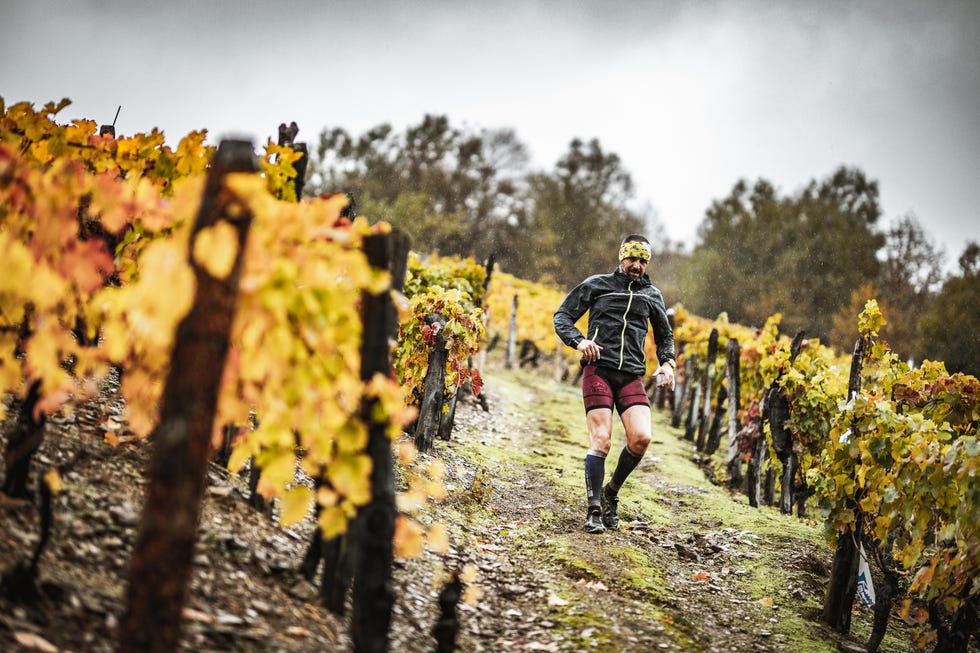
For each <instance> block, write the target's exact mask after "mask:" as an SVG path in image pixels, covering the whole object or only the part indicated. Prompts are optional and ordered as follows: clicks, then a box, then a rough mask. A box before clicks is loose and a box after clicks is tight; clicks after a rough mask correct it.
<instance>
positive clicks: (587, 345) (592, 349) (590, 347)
mask: <svg viewBox="0 0 980 653" xmlns="http://www.w3.org/2000/svg"><path fill="white" fill-rule="evenodd" d="M576 349H578V350H579V351H580V352H582V357H583V358H585V361H586V362H587V363H594V362H595V361H597V360H599V357H600V355H601V354H600V352H602V347H600V346H599V345H597V344H595V343H594V342H592V341H591V340H580V341H579V343H578V347H576Z"/></svg>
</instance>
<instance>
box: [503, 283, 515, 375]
mask: <svg viewBox="0 0 980 653" xmlns="http://www.w3.org/2000/svg"><path fill="white" fill-rule="evenodd" d="M516 361H517V294H516V293H515V294H514V300H513V302H512V303H511V307H510V326H509V328H508V329H507V358H506V359H505V360H504V367H506V368H507V369H512V368H513V367H514V365H515V363H516Z"/></svg>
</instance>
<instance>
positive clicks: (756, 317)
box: [688, 168, 883, 340]
mask: <svg viewBox="0 0 980 653" xmlns="http://www.w3.org/2000/svg"><path fill="white" fill-rule="evenodd" d="M880 214H881V209H880V206H879V203H878V186H877V183H876V182H874V181H870V180H868V179H867V178H866V177H865V175H864V173H863V172H861V171H860V170H856V169H848V168H839V169H838V170H836V171H835V172H834V173H833V174H832V175H831V176H830V177H828V178H826V179H824V180H822V181H820V182H817V181H812V182H811V183H810V184H809V185H808V186H807V187H806V188H804V189H803V190H802V191H801V192H800V193H799V194H797V195H796V196H788V197H780V196H779V194H778V193H777V192H776V190H775V189H774V188H773V186H772V185H771V184H770V183H769V182H768V181H766V180H764V179H760V180H758V181H757V182H756V183H755V184H754V185H753V186H752V187H751V188H750V187H749V185H748V183H747V182H745V181H744V180H741V181H739V182H737V183H736V184H735V186H734V187H733V189H732V192H731V193H730V194H729V196H728V197H726V198H724V199H722V200H720V201H715V202H713V203H712V205H711V207H710V208H709V209H708V211H707V213H706V216H705V219H704V221H703V222H702V223H701V226H700V228H699V230H698V238H699V242H698V244H697V245H696V247H695V249H694V251H693V252H692V255H691V275H692V277H693V278H694V280H695V281H694V282H693V284H692V286H691V290H690V293H689V302H690V304H688V306H689V307H690V308H691V309H692V310H694V311H695V312H697V313H701V314H703V315H707V316H709V317H710V316H714V315H717V314H718V313H720V312H722V311H727V312H728V314H729V316H730V317H731V319H732V320H733V321H738V322H743V323H747V324H757V325H761V324H762V323H763V322H764V321H765V319H766V318H767V317H768V316H770V315H772V314H773V313H777V312H779V313H782V314H783V321H782V326H783V328H784V329H785V330H786V331H789V332H795V331H798V330H805V331H806V332H807V333H808V334H809V335H810V336H811V337H818V338H821V339H824V340H825V339H826V338H827V337H828V335H829V334H830V332H831V330H832V329H833V324H834V315H835V314H836V313H837V312H838V310H839V309H840V307H842V306H844V305H846V304H847V303H848V301H849V300H850V296H851V292H852V291H853V290H854V289H856V288H859V287H860V286H861V285H862V284H863V283H865V282H866V281H869V280H873V279H875V278H876V276H877V272H878V261H877V259H876V257H875V254H876V252H877V250H878V249H879V248H880V247H881V245H882V243H883V236H882V235H881V234H879V233H877V232H876V231H875V229H874V227H875V223H876V222H877V220H878V219H879V217H880Z"/></svg>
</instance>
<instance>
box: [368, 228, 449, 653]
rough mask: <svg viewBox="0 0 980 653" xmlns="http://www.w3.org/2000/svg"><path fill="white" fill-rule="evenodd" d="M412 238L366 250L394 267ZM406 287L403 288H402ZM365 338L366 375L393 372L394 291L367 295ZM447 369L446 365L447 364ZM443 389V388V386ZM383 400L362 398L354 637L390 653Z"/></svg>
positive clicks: (380, 265)
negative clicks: (364, 467)
mask: <svg viewBox="0 0 980 653" xmlns="http://www.w3.org/2000/svg"><path fill="white" fill-rule="evenodd" d="M396 239H398V240H400V241H403V240H406V239H407V236H405V235H404V234H403V233H401V232H394V233H392V234H389V235H384V236H369V237H368V238H366V239H365V240H364V253H365V254H366V255H367V258H368V262H369V263H370V264H371V267H373V268H376V269H382V270H383V269H388V268H389V265H390V263H391V259H392V256H393V251H394V250H395V249H396V248H397V247H398V245H396V243H395V240H396ZM399 289H400V288H399ZM363 302H364V304H363V315H364V317H363V320H364V341H363V345H362V349H361V351H362V353H361V379H362V380H364V381H369V380H370V379H372V378H374V377H375V375H378V374H381V375H384V376H391V363H390V361H389V357H388V349H389V345H388V340H389V338H390V337H391V336H392V335H394V334H392V333H390V332H389V329H388V325H389V324H391V320H390V317H391V316H392V315H394V313H395V306H394V303H393V302H392V299H391V293H390V292H388V291H384V292H381V293H379V294H376V295H372V294H365V296H364V299H363ZM443 368H445V363H443ZM440 390H441V388H440ZM377 402H378V400H377V399H373V398H372V399H365V400H363V401H362V405H361V406H362V407H361V416H362V419H363V420H364V421H365V422H366V423H367V425H368V445H367V453H368V455H369V456H370V457H371V500H370V502H369V503H368V504H367V505H365V506H363V507H362V508H361V509H360V510H359V511H358V512H357V516H356V517H355V518H354V523H353V525H352V535H353V542H352V543H351V545H350V547H349V549H350V554H351V561H352V563H353V564H352V567H353V570H354V589H353V594H352V610H353V612H352V614H351V636H352V639H353V640H354V650H355V651H356V652H357V653H384V652H385V651H387V650H388V630H389V627H390V625H391V610H392V605H393V604H394V593H393V591H392V586H391V575H392V566H393V559H394V535H395V518H396V517H397V515H398V511H397V509H396V508H395V473H394V462H393V460H392V454H391V439H390V438H389V437H388V426H389V425H388V424H387V423H383V422H377V421H375V420H374V419H373V418H372V415H373V413H374V408H375V406H376V404H377Z"/></svg>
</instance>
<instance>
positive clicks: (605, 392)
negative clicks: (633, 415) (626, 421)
mask: <svg viewBox="0 0 980 653" xmlns="http://www.w3.org/2000/svg"><path fill="white" fill-rule="evenodd" d="M582 397H583V399H585V412H586V413H588V412H589V411H590V410H593V409H595V408H608V409H609V410H612V408H613V406H616V410H617V411H618V412H619V414H620V415H622V414H623V411H625V410H626V409H627V408H629V407H630V406H649V405H650V398H649V397H647V391H646V389H645V388H644V387H643V377H642V376H640V375H638V374H630V373H628V372H620V371H619V370H613V369H610V368H608V367H599V366H597V365H586V366H585V369H584V370H583V371H582Z"/></svg>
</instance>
